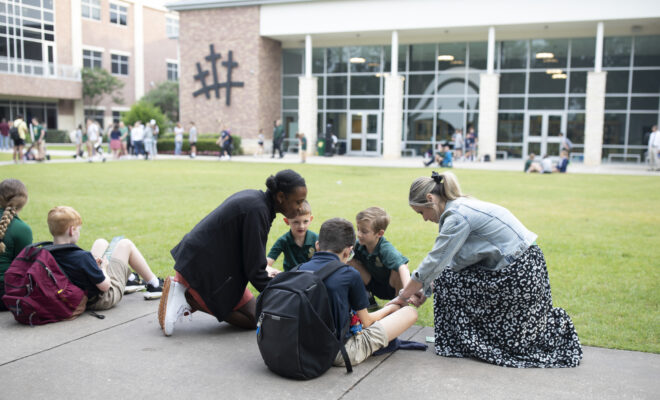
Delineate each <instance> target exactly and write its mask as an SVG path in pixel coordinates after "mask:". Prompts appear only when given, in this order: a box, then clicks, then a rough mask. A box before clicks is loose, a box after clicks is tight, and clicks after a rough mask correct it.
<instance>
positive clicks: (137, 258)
mask: <svg viewBox="0 0 660 400" xmlns="http://www.w3.org/2000/svg"><path fill="white" fill-rule="evenodd" d="M106 248H107V242H106ZM104 251H105V250H104ZM92 254H93V253H92ZM110 258H114V259H117V260H119V261H121V262H123V263H126V264H128V265H129V266H130V267H131V268H133V270H134V271H135V272H137V273H138V275H140V276H141V277H142V279H144V280H145V281H146V282H153V280H154V279H157V278H156V275H155V274H154V273H153V272H152V271H151V268H149V264H147V260H145V259H144V256H142V253H140V250H138V248H137V247H136V246H135V244H134V243H133V242H132V241H131V240H130V239H122V240H120V241H119V243H117V247H115V250H114V251H113V252H112V254H111V255H110Z"/></svg>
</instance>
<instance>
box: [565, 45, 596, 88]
mask: <svg viewBox="0 0 660 400" xmlns="http://www.w3.org/2000/svg"><path fill="white" fill-rule="evenodd" d="M595 53H596V39H595V38H580V39H571V68H579V67H586V68H593V67H594V63H595V58H596V56H595ZM571 79H572V78H571Z"/></svg>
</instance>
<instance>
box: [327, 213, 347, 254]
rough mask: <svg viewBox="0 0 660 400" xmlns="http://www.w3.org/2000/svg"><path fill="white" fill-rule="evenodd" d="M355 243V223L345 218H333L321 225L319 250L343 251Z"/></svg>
mask: <svg viewBox="0 0 660 400" xmlns="http://www.w3.org/2000/svg"><path fill="white" fill-rule="evenodd" d="M354 244H355V229H353V224H351V223H350V222H348V221H347V220H345V219H343V218H332V219H329V220H327V221H325V222H324V223H323V225H321V230H320V231H319V250H321V251H331V252H333V253H341V252H342V251H343V250H344V249H345V248H347V247H352V246H353V245H354Z"/></svg>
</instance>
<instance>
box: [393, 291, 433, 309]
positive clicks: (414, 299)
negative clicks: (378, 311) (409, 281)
mask: <svg viewBox="0 0 660 400" xmlns="http://www.w3.org/2000/svg"><path fill="white" fill-rule="evenodd" d="M425 301H426V296H424V292H423V291H422V290H421V289H420V290H419V291H418V292H415V293H413V295H412V296H410V297H409V298H407V299H406V298H403V297H401V292H399V296H397V297H395V298H394V299H392V300H391V301H390V302H389V303H387V304H386V305H389V304H397V305H399V306H401V307H405V306H407V305H408V304H412V305H414V306H415V307H419V306H421V305H422V304H424V302H425Z"/></svg>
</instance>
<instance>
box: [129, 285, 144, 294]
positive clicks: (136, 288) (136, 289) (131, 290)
mask: <svg viewBox="0 0 660 400" xmlns="http://www.w3.org/2000/svg"><path fill="white" fill-rule="evenodd" d="M146 288H147V287H146V286H144V285H134V286H126V287H125V288H124V294H129V293H135V292H139V291H140V290H145V289H146Z"/></svg>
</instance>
